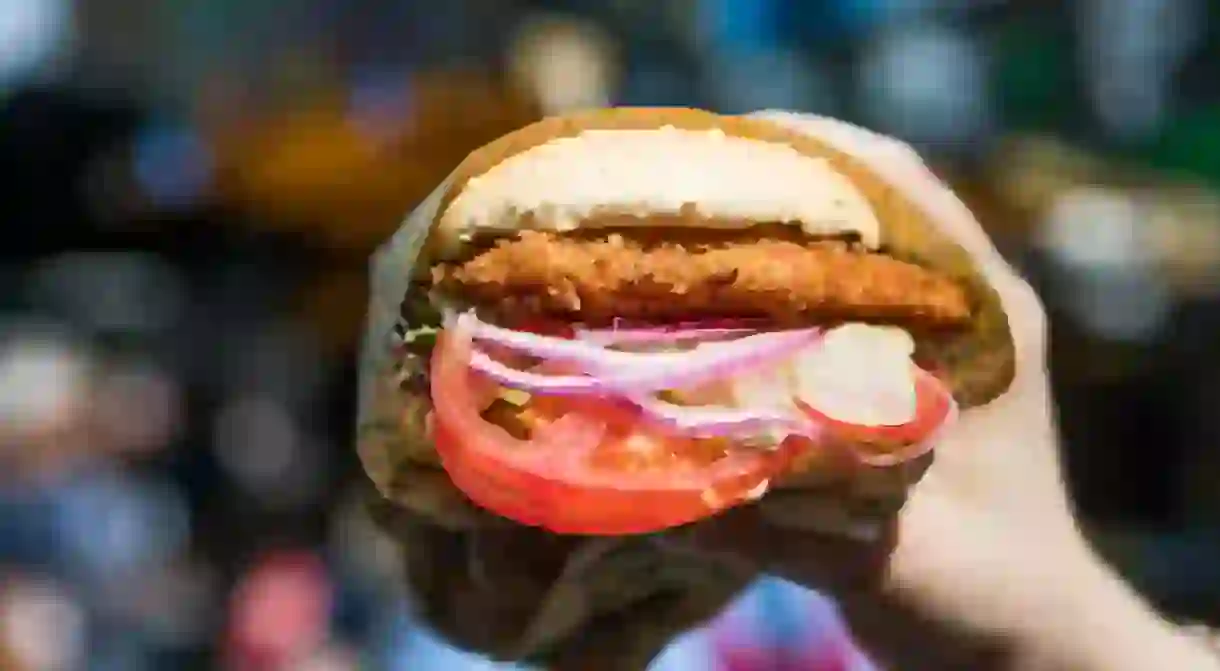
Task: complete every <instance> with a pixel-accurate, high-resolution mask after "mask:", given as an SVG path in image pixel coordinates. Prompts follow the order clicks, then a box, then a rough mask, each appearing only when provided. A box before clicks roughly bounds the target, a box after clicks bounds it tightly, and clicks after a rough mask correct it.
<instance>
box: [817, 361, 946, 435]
mask: <svg viewBox="0 0 1220 671" xmlns="http://www.w3.org/2000/svg"><path fill="white" fill-rule="evenodd" d="M913 368H914V369H915V375H914V376H913V377H914V380H915V416H914V417H912V418H911V421H909V422H907V423H905V424H898V425H880V426H870V425H864V424H852V423H850V422H844V421H842V420H839V419H835V418H834V417H831V416H829V415H827V414H825V413H823V412H821V411H819V410H818V409H817V408H814V407H812V406H810V405H809V404H808V403H805V402H804V401H802V400H800V399H796V405H797V407H799V408H800V409H801V410H802V411H803V412H805V414H807V415H809V416H810V417H812V418H813V419H815V420H816V421H817V422H818V423H819V424H821V425H822V426H825V427H826V428H827V430H828V431H829V432H830V434H831V435H832V436H834V437H835V438H839V439H842V440H849V441H858V442H860V443H865V444H884V445H889V446H905V445H912V444H917V443H921V442H923V441H925V440H927V439H928V438H929V437H931V436H932V434H933V433H935V431H936V430H937V429H939V428H940V427H941V425H943V424H944V423H945V421H946V420H947V419H948V417H949V413H950V412H952V410H953V397H952V396H951V395H950V394H949V392H948V390H947V389H946V387H945V386H944V384H943V383H942V382H941V381H940V380H939V379H937V378H936V376H935V375H933V374H932V373H929V372H928V371H926V370H924V369H922V368H919V367H918V366H913Z"/></svg>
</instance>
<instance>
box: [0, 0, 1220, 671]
mask: <svg viewBox="0 0 1220 671" xmlns="http://www.w3.org/2000/svg"><path fill="white" fill-rule="evenodd" d="M1218 78H1220V3H1217V2H1209V1H1207V0H1159V1H1157V2H1151V1H1147V0H1077V1H1068V0H1062V1H1059V2H1055V1H1052V0H1023V1H1021V2H1015V1H1014V2H1006V1H1003V0H989V1H984V0H939V1H938V0H919V1H916V0H889V1H887V0H750V1H746V0H668V1H666V2H656V1H655V0H598V1H594V0H584V1H582V0H550V1H530V2H526V1H520V0H446V2H443V3H440V2H436V3H425V2H422V1H421V0H362V1H361V2H344V1H343V0H296V1H293V2H276V3H263V2H249V1H247V0H178V1H176V2H160V1H158V0H90V1H88V2H85V1H84V0H77V1H76V2H73V1H72V0H9V1H7V2H3V3H0V221H3V227H4V231H5V233H4V236H3V238H2V239H3V242H2V243H0V287H2V289H0V466H2V467H0V668H4V669H14V670H16V671H43V670H48V671H51V670H54V671H59V670H65V671H67V670H75V669H82V670H88V671H95V670H96V671H102V670H105V671H112V670H113V671H119V670H122V671H128V670H131V671H140V670H142V669H207V668H224V669H242V670H245V669H282V668H291V669H302V670H305V669H308V670H314V669H317V670H324V669H325V670H330V669H356V668H367V669H393V670H397V669H433V668H435V669H454V671H459V670H460V669H462V668H464V667H463V665H464V664H472V665H473V664H475V662H474V661H471V660H470V658H466V657H462V658H459V657H455V656H454V655H457V654H458V653H456V652H453V651H450V650H446V649H445V648H444V647H443V646H442V645H441V644H440V643H438V642H436V641H434V640H431V639H429V638H427V637H426V635H424V634H422V633H420V632H417V631H415V630H413V629H412V628H411V626H410V615H409V613H410V610H409V609H410V606H409V604H408V603H406V602H405V601H404V600H402V599H401V598H400V597H399V594H398V592H397V587H396V585H395V580H394V574H395V569H396V567H397V560H396V558H395V556H394V551H393V549H392V548H391V547H389V546H388V544H387V543H386V541H385V540H384V539H382V538H381V537H380V536H379V535H378V534H377V532H376V530H375V529H374V528H373V527H372V525H371V523H370V522H369V521H368V519H366V516H365V511H364V507H363V505H362V497H363V496H364V488H363V481H362V478H363V475H362V473H361V472H360V470H359V467H358V465H357V463H356V460H355V458H354V454H353V449H352V444H351V436H352V418H353V402H354V398H353V391H352V389H353V381H354V370H353V361H354V347H355V341H356V337H357V335H358V332H359V327H360V320H361V317H362V311H363V307H364V301H365V296H364V270H365V268H364V264H365V259H366V257H367V255H368V254H369V252H370V251H371V250H372V249H373V247H374V246H375V245H376V244H377V242H378V241H380V240H381V239H383V238H384V237H385V236H386V235H387V234H388V233H389V232H390V231H391V230H393V228H394V227H395V226H396V225H397V223H398V221H399V218H400V217H401V215H402V214H403V213H404V212H406V211H407V210H409V209H410V208H411V207H412V205H413V204H414V203H415V202H417V201H418V200H419V199H420V198H422V197H423V196H424V195H425V194H426V193H427V192H428V191H429V190H431V188H432V187H433V186H434V185H435V184H436V183H437V182H438V181H439V180H440V179H441V178H443V176H444V175H445V174H446V173H447V172H448V171H449V170H450V169H452V168H453V167H454V166H455V165H456V164H457V162H458V161H459V160H460V159H461V158H462V157H463V156H464V155H465V154H466V152H468V151H469V150H471V149H473V148H475V147H477V146H478V145H480V144H482V143H484V142H486V141H488V140H490V139H492V138H494V137H496V136H498V135H500V134H502V133H504V132H506V131H508V130H511V129H513V128H515V127H517V126H520V125H523V124H525V123H527V122H529V121H530V120H532V119H535V118H537V117H538V116H540V115H542V114H544V113H547V112H554V111H561V110H564V109H568V108H571V107H573V106H576V107H579V106H586V105H596V104H607V103H616V104H678V105H694V106H702V107H709V108H712V109H717V110H721V111H727V112H739V111H746V110H751V109H755V108H761V107H788V108H793V109H799V110H807V111H815V112H822V113H828V114H833V115H837V116H841V117H844V118H847V119H850V120H854V121H857V122H859V123H863V124H865V125H868V126H871V127H873V128H876V129H878V130H882V131H885V132H888V133H892V134H895V135H897V136H899V137H901V138H903V139H906V140H908V141H909V142H911V143H913V144H914V145H916V146H917V147H918V148H919V149H920V150H921V151H923V152H924V153H925V154H926V156H927V157H928V160H929V161H930V162H931V163H932V164H933V166H934V167H935V168H936V169H937V170H938V171H939V172H940V173H941V174H942V175H943V176H944V177H945V178H946V179H948V180H950V181H951V182H952V183H953V184H954V185H955V186H956V187H957V188H958V189H959V191H960V192H961V193H962V194H963V195H964V197H965V198H966V199H967V200H968V201H969V202H970V204H971V205H972V206H973V207H974V208H975V209H976V211H977V212H978V214H979V215H980V218H981V219H982V220H983V222H984V224H985V225H986V226H987V228H988V229H989V231H990V233H991V234H992V235H993V236H994V237H995V238H996V239H997V241H998V242H999V243H1000V245H1001V247H1002V248H1003V250H1004V251H1005V252H1006V253H1007V254H1008V255H1009V257H1010V259H1012V260H1013V262H1014V263H1016V264H1017V265H1018V266H1019V267H1021V268H1022V270H1024V271H1025V272H1026V273H1027V274H1028V275H1029V276H1030V277H1031V278H1032V279H1033V280H1034V281H1035V283H1036V284H1037V285H1038V286H1039V288H1040V289H1041V290H1042V291H1043V296H1044V298H1045V300H1046V303H1047V306H1048V309H1049V310H1050V312H1051V317H1052V324H1053V330H1054V334H1053V336H1054V337H1053V342H1054V344H1053V352H1052V363H1053V372H1054V382H1055V386H1056V392H1057V394H1058V397H1059V401H1060V403H1061V407H1062V423H1063V433H1064V447H1065V449H1066V451H1067V463H1068V470H1069V475H1070V478H1071V484H1072V487H1073V490H1074V494H1075V496H1076V497H1077V500H1078V501H1079V504H1080V507H1081V511H1082V514H1083V515H1084V517H1085V519H1086V521H1087V524H1088V525H1089V528H1090V530H1091V531H1092V532H1093V534H1094V536H1095V538H1096V540H1097V542H1098V544H1099V547H1101V548H1102V550H1103V551H1104V552H1105V553H1106V554H1107V556H1108V557H1110V558H1111V559H1112V560H1113V561H1114V562H1115V563H1117V564H1118V565H1119V567H1120V568H1121V569H1122V570H1123V571H1124V573H1125V574H1127V575H1128V576H1129V577H1130V578H1131V579H1132V580H1133V581H1134V582H1135V583H1136V584H1137V585H1138V586H1139V587H1140V588H1141V589H1142V590H1144V591H1145V592H1146V593H1147V594H1148V595H1149V596H1150V597H1151V598H1153V599H1154V600H1155V601H1156V602H1157V603H1158V604H1160V605H1161V606H1162V607H1163V608H1166V609H1169V610H1170V611H1171V612H1173V613H1174V614H1176V615H1179V616H1182V617H1188V616H1189V617H1194V618H1202V619H1206V620H1210V621H1212V622H1220V598H1218V597H1220V338H1217V337H1216V334H1217V333H1220V194H1218V193H1217V191H1216V188H1217V187H1220V87H1218V86H1216V84H1215V82H1216V81H1217V80H1218ZM775 589H780V590H781V591H780V592H775V591H774V590H775ZM776 594H779V595H780V596H778V597H777V596H776ZM784 595H787V596H784ZM776 598H778V599H780V601H767V602H765V603H766V604H769V605H764V606H762V607H760V606H758V604H757V603H755V602H752V601H749V600H747V601H746V602H743V604H742V605H740V606H739V609H740V612H739V613H738V614H737V615H736V616H735V617H738V618H742V617H745V618H746V619H747V620H749V619H750V618H749V617H748V615H749V613H754V614H756V615H758V614H760V613H761V615H758V617H754V618H753V619H752V620H751V621H752V624H749V625H740V627H741V628H744V629H750V631H753V632H755V633H757V634H758V636H756V637H755V638H756V640H758V641H772V640H773V638H774V637H773V636H769V635H766V632H771V633H772V634H775V632H781V633H782V632H788V633H789V634H792V635H793V636H794V637H795V638H798V639H800V638H805V639H808V638H810V636H809V635H808V634H807V633H806V634H802V633H801V632H802V631H812V628H814V627H817V626H820V625H818V624H817V622H818V621H820V620H819V619H818V617H815V615H812V614H811V613H810V611H808V608H810V607H812V606H810V604H811V603H813V602H808V601H801V598H800V597H799V595H798V596H796V597H793V593H792V592H790V591H789V592H784V591H782V588H775V587H774V586H773V585H771V584H770V583H763V584H762V585H761V586H760V588H759V591H758V592H757V593H756V594H753V595H751V596H750V599H776ZM783 599H789V601H790V603H792V604H797V605H801V604H803V605H802V606H801V607H802V608H806V610H800V609H799V608H798V609H796V610H792V611H786V610H785V609H784V608H782V607H780V606H778V605H776V604H779V603H781V602H782V601H783ZM793 599H795V600H793ZM751 604H753V605H751ZM814 606H816V604H814ZM819 607H820V606H819ZM741 613H746V615H741ZM785 613H788V614H789V615H791V616H792V617H791V618H789V620H784V617H785ZM802 627H805V628H806V629H802ZM759 632H762V633H759ZM777 635H778V634H777ZM765 644H766V645H770V643H765ZM758 645H764V643H758ZM776 645H780V643H776ZM713 647H714V646H712V645H710V644H709V643H707V641H706V640H704V639H700V638H692V639H690V640H688V641H684V642H683V644H682V645H681V646H679V647H677V648H675V649H674V650H673V651H671V653H670V654H669V655H668V656H667V657H666V658H665V659H664V660H662V661H661V662H660V663H659V666H658V668H665V669H714V668H717V666H718V665H721V666H724V665H726V664H727V662H723V660H720V661H718V660H717V658H716V657H715V652H714V650H713V649H712V648H713ZM470 668H477V667H475V666H470ZM724 668H728V667H727V666H724ZM758 668H764V667H758ZM765 668H780V667H778V666H777V667H765ZM786 668H809V669H813V668H815V667H812V666H809V667H786Z"/></svg>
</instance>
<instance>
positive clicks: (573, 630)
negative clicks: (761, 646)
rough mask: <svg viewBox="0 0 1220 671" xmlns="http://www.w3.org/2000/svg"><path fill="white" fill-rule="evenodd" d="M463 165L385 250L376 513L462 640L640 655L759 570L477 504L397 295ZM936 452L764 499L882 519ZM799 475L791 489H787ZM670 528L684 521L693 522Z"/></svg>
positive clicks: (538, 657) (363, 402)
mask: <svg viewBox="0 0 1220 671" xmlns="http://www.w3.org/2000/svg"><path fill="white" fill-rule="evenodd" d="M452 179H453V177H452V176H451V177H450V178H449V179H447V180H446V182H445V183H444V184H442V185H441V186H440V187H438V188H437V190H436V191H434V192H433V193H432V195H431V196H430V197H429V198H428V199H427V200H426V201H425V202H423V203H422V204H421V205H420V206H419V207H418V208H417V209H416V210H415V211H414V212H413V213H412V214H411V215H410V216H409V217H408V218H407V220H406V221H405V222H404V223H403V224H402V225H401V226H400V227H399V229H398V230H397V231H396V232H395V234H394V235H393V237H392V238H391V239H390V240H389V241H387V242H386V243H385V244H384V245H383V246H382V247H381V248H380V249H379V250H378V251H377V252H376V253H375V254H374V256H373V259H372V268H371V282H372V286H371V300H370V304H369V311H368V319H367V323H366V332H365V339H364V351H363V353H362V361H361V369H360V380H359V384H360V389H359V393H360V405H359V426H358V431H359V435H358V450H359V454H360V458H361V461H362V463H363V466H364V469H365V471H366V472H367V474H368V476H369V478H370V479H371V480H372V482H373V484H374V485H375V487H376V490H377V493H378V495H379V499H378V501H377V502H376V504H375V505H374V506H373V509H374V512H375V514H376V517H377V519H378V520H379V521H380V522H381V524H382V526H383V527H384V528H385V529H386V530H387V531H388V532H389V533H390V534H391V535H392V537H393V538H394V539H395V541H396V542H397V543H398V544H399V545H400V546H401V549H402V552H403V556H404V564H403V566H404V574H405V578H406V583H407V585H408V586H409V587H410V588H411V593H412V595H413V599H414V600H415V605H416V606H418V608H419V612H420V615H421V617H422V618H423V621H424V622H425V623H427V624H428V625H430V626H431V627H433V628H434V629H436V630H437V631H439V632H440V633H442V634H443V635H444V636H446V637H447V638H449V639H450V640H451V641H452V642H453V643H454V644H456V645H458V646H461V647H465V648H468V649H470V650H473V651H477V652H480V653H483V654H486V655H489V656H491V657H493V658H496V659H501V660H525V661H528V662H532V663H536V664H539V665H543V666H546V667H547V668H551V669H554V668H574V669H580V670H582V671H595V670H596V669H600V668H606V669H614V670H615V671H619V670H623V671H632V670H633V669H644V668H645V667H646V666H647V664H648V662H649V660H651V659H652V658H653V657H654V656H655V655H656V654H658V653H659V652H660V651H661V650H662V648H663V647H664V646H665V645H666V643H668V642H669V641H670V640H672V639H673V638H674V637H676V636H677V635H678V634H680V633H682V632H683V631H685V630H687V629H690V628H692V627H695V626H697V625H699V624H701V623H702V622H704V621H706V620H707V619H709V618H711V617H713V616H714V615H715V614H716V613H717V612H719V611H720V610H721V609H722V608H723V607H724V606H725V605H726V604H727V603H728V601H729V600H730V599H732V597H733V596H734V595H735V594H736V593H737V592H738V591H739V590H741V589H742V588H743V587H744V586H745V585H746V584H748V583H749V582H750V580H751V579H752V578H753V576H752V575H751V574H750V573H749V572H748V571H744V570H742V569H740V568H738V569H734V568H731V567H729V566H726V565H722V564H721V563H718V562H716V561H713V560H712V559H709V558H705V557H697V556H694V555H691V554H689V553H685V552H682V551H679V550H676V549H673V547H674V545H673V544H667V543H661V542H658V539H657V538H655V537H632V538H622V539H612V538H611V539H608V538H577V537H562V536H556V535H552V534H547V533H546V532H543V531H540V530H537V529H531V528H526V527H521V526H517V525H514V524H512V523H510V522H508V521H506V520H504V519H501V518H498V517H496V516H494V515H492V514H489V513H486V512H484V511H482V510H480V509H477V508H475V507H474V506H473V505H472V504H470V503H469V502H468V501H467V500H466V499H465V498H464V497H463V495H462V494H461V493H460V492H459V491H457V490H456V489H455V488H454V487H453V486H452V485H451V484H450V482H449V479H448V478H447V477H446V474H445V471H444V470H443V469H442V468H441V466H440V463H439V461H438V459H437V456H436V454H435V450H434V449H433V447H432V445H431V444H429V443H428V441H427V439H426V438H425V437H424V431H423V430H422V427H423V426H424V421H425V416H426V414H427V412H428V410H429V404H430V401H429V399H428V396H427V394H426V391H425V390H421V389H414V390H412V389H408V388H404V386H403V385H402V384H401V382H400V374H399V371H398V370H397V364H398V363H399V359H400V357H401V335H400V334H397V333H396V330H395V329H396V327H397V326H399V324H398V322H399V320H400V312H401V306H402V304H403V300H404V296H405V295H406V293H407V291H408V289H409V288H410V284H411V283H410V277H411V275H412V270H413V266H414V264H415V263H416V260H417V258H418V256H419V254H420V250H421V248H422V247H423V245H424V241H425V239H426V237H427V234H428V228H429V225H430V223H431V222H432V220H433V219H434V218H435V215H436V209H437V207H438V205H439V202H440V200H441V195H442V194H443V193H444V190H445V187H446V186H447V184H448V183H449V181H450V180H452ZM926 465H927V460H926V459H925V460H921V462H920V463H912V464H906V465H903V466H900V467H894V468H887V469H874V470H870V471H866V472H863V473H854V474H852V475H851V476H850V477H847V476H845V475H844V474H843V473H842V472H841V471H839V470H838V469H834V468H814V469H812V470H810V471H807V473H808V474H806V475H803V476H798V477H792V478H789V481H788V482H780V483H773V488H774V489H775V490H780V491H773V492H772V493H771V494H769V495H768V496H766V497H764V499H763V500H762V502H760V503H759V504H757V505H760V507H761V509H762V511H763V513H764V514H763V519H766V520H770V521H771V522H772V523H775V524H777V525H782V526H787V527H795V528H800V529H803V530H816V531H820V532H828V533H834V534H866V535H870V536H871V535H873V534H875V533H877V532H878V531H879V529H880V526H881V524H882V522H883V521H884V520H886V519H887V518H889V517H890V516H891V515H892V513H893V512H894V511H896V510H897V509H898V508H899V507H900V506H901V503H902V500H903V497H904V494H905V491H906V489H907V487H908V486H909V484H910V483H911V482H913V481H914V480H915V479H916V478H918V476H919V474H920V473H921V472H922V470H923V468H924V467H926ZM783 490H789V491H783ZM674 533H682V531H681V530H679V531H677V532H674Z"/></svg>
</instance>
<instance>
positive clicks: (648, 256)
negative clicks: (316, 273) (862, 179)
mask: <svg viewBox="0 0 1220 671" xmlns="http://www.w3.org/2000/svg"><path fill="white" fill-rule="evenodd" d="M432 279H433V282H434V285H435V286H437V287H439V288H440V289H441V290H442V291H445V292H452V293H454V294H456V295H460V296H462V297H463V298H464V299H466V300H469V301H472V302H474V303H476V304H483V305H487V306H493V307H495V308H496V309H497V311H499V312H500V313H501V314H504V315H507V316H514V315H523V314H524V315H538V316H547V317H556V318H562V319H568V320H573V321H582V322H585V323H589V324H601V323H607V322H610V321H611V320H613V319H615V318H621V319H628V320H640V321H651V322H665V321H673V320H681V319H703V318H709V317H711V318H754V317H763V318H769V319H773V320H775V321H777V322H779V323H798V322H810V321H843V320H853V321H878V322H887V323H889V322H893V323H902V324H913V325H916V326H924V327H950V326H960V325H963V324H966V323H967V322H968V321H969V320H970V317H971V305H970V301H969V299H968V297H967V294H966V292H965V290H964V289H963V288H962V287H961V286H959V285H958V284H957V282H955V281H953V280H952V279H950V278H948V277H944V276H941V275H939V274H937V273H936V272H934V271H931V270H928V269H925V268H923V267H921V266H918V265H915V264H912V263H907V262H904V261H899V260H897V259H894V258H891V257H889V256H886V255H884V254H880V253H874V252H868V251H865V250H863V249H860V248H858V247H856V246H854V245H851V244H849V243H847V242H843V241H834V240H824V241H804V242H798V241H793V240H784V239H751V240H745V241H742V240H719V241H714V242H710V243H708V242H686V241H683V242H670V243H664V242H663V243H654V244H647V243H644V242H641V241H639V240H636V239H633V238H630V237H625V236H623V235H621V234H618V233H610V234H608V235H606V236H605V237H602V238H595V239H588V238H580V237H567V236H564V235H560V234H555V233H544V232H535V231H525V232H522V233H520V234H519V235H518V236H517V237H515V238H512V239H505V240H501V241H499V242H498V243H497V244H496V245H495V246H494V247H493V248H491V249H489V250H487V251H485V252H483V253H481V254H479V255H477V256H475V257H474V258H472V259H471V260H469V261H467V262H465V263H461V264H447V265H441V266H437V267H434V268H433V277H432Z"/></svg>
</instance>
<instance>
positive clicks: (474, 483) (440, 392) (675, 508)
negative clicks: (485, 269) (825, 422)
mask: <svg viewBox="0 0 1220 671" xmlns="http://www.w3.org/2000/svg"><path fill="white" fill-rule="evenodd" d="M471 347H472V344H471V341H470V339H469V337H464V336H463V335H462V334H460V333H457V332H454V331H446V332H443V333H442V334H440V337H439V338H438V341H437V344H436V347H435V349H434V350H433V355H432V368H431V381H432V382H431V385H432V387H431V391H432V402H433V407H434V411H433V412H434V436H435V440H436V449H437V453H438V454H439V456H440V458H441V462H442V463H443V464H444V467H445V470H446V471H447V472H448V474H449V477H450V479H451V480H452V481H453V483H454V484H455V485H456V486H457V487H458V488H459V489H461V490H462V492H463V493H465V495H466V496H467V498H469V499H470V500H471V501H472V502H474V503H475V504H477V505H479V506H481V507H483V508H485V509H487V510H489V511H491V512H494V513H496V514H498V515H500V516H502V517H506V518H508V519H510V520H513V521H516V522H519V523H521V524H526V525H530V526H539V527H543V528H545V529H548V530H550V531H553V532H556V533H564V534H582V535H626V534H643V533H652V532H657V531H661V530H664V529H667V528H670V527H674V526H679V525H682V524H687V523H690V522H694V521H696V520H699V519H703V518H705V517H709V516H711V515H714V514H716V513H718V512H720V511H722V510H725V509H726V508H729V507H732V506H734V505H738V504H741V503H744V502H747V501H749V500H750V498H751V495H752V494H753V492H754V491H756V490H757V489H758V487H759V486H760V485H763V484H764V482H765V481H767V480H769V479H770V478H771V477H772V476H774V475H776V474H777V473H779V472H780V471H782V470H783V469H784V468H785V467H786V466H787V465H788V464H789V463H790V462H791V460H792V458H793V457H794V456H796V452H797V451H799V450H800V449H803V448H802V447H801V446H800V444H799V443H796V442H795V441H789V442H788V443H785V445H783V446H781V447H780V448H779V449H776V450H758V449H750V448H745V447H738V446H736V445H733V444H731V443H730V442H728V441H720V440H709V439H693V438H685V437H681V436H674V435H671V434H667V433H666V432H664V431H663V430H661V429H660V428H659V427H655V426H653V425H650V424H649V423H648V422H647V421H645V420H644V418H642V417H641V416H640V415H639V413H638V411H636V410H634V409H633V408H630V407H626V406H623V405H620V404H618V403H616V402H614V401H610V400H604V399H596V398H592V399H590V398H579V399H569V398H557V397H548V398H543V399H540V401H541V402H540V403H539V407H538V411H539V412H540V413H541V414H542V415H543V416H544V418H545V419H546V421H545V423H544V425H542V426H541V427H540V428H539V429H538V430H536V431H534V432H533V434H532V435H531V438H530V440H521V439H518V438H515V437H514V436H512V435H510V434H509V433H508V432H507V431H506V430H504V429H503V428H501V427H500V426H499V425H497V424H494V423H492V422H489V421H487V420H485V419H484V418H483V417H482V416H481V415H480V410H481V408H482V407H483V404H481V403H480V401H481V400H482V399H483V398H484V397H483V396H482V395H481V392H480V382H481V381H482V378H481V377H480V376H478V374H477V373H474V372H472V371H471V370H470V368H469V361H470V353H471Z"/></svg>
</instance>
